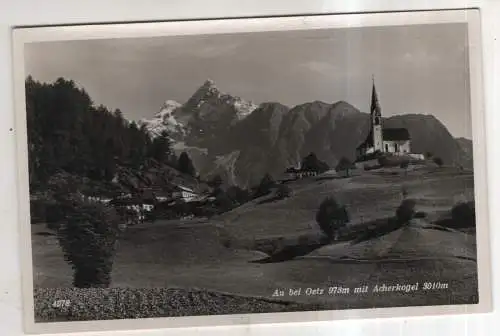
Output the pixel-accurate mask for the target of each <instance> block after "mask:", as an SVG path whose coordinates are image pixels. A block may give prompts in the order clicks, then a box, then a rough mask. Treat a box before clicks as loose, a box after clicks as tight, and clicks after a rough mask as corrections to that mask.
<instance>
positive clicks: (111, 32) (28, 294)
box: [13, 9, 492, 333]
mask: <svg viewBox="0 0 500 336" xmlns="http://www.w3.org/2000/svg"><path fill="white" fill-rule="evenodd" d="M453 22H464V23H468V27H469V28H468V39H469V69H470V94H471V100H470V101H471V114H472V118H471V120H472V131H473V155H474V183H475V202H476V217H477V223H479V225H477V228H476V230H477V249H478V251H477V255H478V286H479V300H480V301H479V304H475V305H456V306H431V307H402V308H376V309H356V310H335V311H313V312H293V313H267V314H239V315H217V316H192V317H165V318H149V319H126V320H107V321H85V322H53V323H34V309H33V304H34V300H33V279H32V272H33V269H32V268H33V267H32V255H31V253H32V251H31V225H30V218H29V182H28V156H27V129H26V106H25V89H24V81H25V72H24V66H25V64H24V44H26V43H32V42H44V41H69V40H87V39H108V38H131V37H137V38H140V37H143V38H144V37H153V36H174V35H177V36H180V35H183V36H187V35H207V34H224V33H237V32H259V31H282V30H309V29H327V28H352V27H369V26H404V25H415V24H437V23H453ZM13 60H14V67H13V69H14V70H13V71H14V88H15V111H16V134H17V138H16V141H17V144H16V145H17V164H18V195H19V199H18V209H19V220H20V223H19V226H20V237H21V244H20V247H21V251H20V255H21V269H22V289H23V313H24V315H23V317H24V324H25V330H26V332H28V333H69V332H77V331H110V330H134V329H157V328H179V327H181V328H183V327H203V326H207V327H208V326H231V325H248V324H263V323H266V324H267V323H289V322H295V323H301V322H314V321H329V320H340V319H373V318H394V317H411V316H427V315H451V314H468V313H487V312H490V311H491V310H492V294H491V269H490V267H491V263H490V243H489V213H488V209H489V207H488V190H487V171H486V163H487V162H486V136H485V119H484V102H483V100H484V93H483V76H482V50H481V34H480V13H479V9H466V10H465V9H464V10H443V11H416V12H386V13H366V14H333V15H324V14H323V15H311V16H289V17H266V18H241V19H208V20H195V21H171V22H152V23H119V24H95V25H94V24H92V25H77V26H51V27H30V28H22V27H19V28H16V29H14V30H13Z"/></svg>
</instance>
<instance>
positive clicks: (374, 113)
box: [370, 77, 384, 152]
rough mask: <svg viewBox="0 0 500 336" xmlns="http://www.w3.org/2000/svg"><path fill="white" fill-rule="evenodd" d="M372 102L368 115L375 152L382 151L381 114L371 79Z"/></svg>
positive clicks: (373, 80)
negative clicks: (369, 116)
mask: <svg viewBox="0 0 500 336" xmlns="http://www.w3.org/2000/svg"><path fill="white" fill-rule="evenodd" d="M372 82H373V87H372V102H371V106H370V115H371V122H372V135H373V149H374V150H375V151H380V152H383V151H384V144H383V139H382V113H381V109H380V104H379V102H378V96H377V90H376V89H375V78H373V77H372Z"/></svg>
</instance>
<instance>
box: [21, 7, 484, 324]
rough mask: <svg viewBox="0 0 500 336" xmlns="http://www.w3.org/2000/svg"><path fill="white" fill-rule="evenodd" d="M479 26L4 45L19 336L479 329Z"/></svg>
mask: <svg viewBox="0 0 500 336" xmlns="http://www.w3.org/2000/svg"><path fill="white" fill-rule="evenodd" d="M479 26H480V22H479V11H478V10H452V11H434V12H405V13H378V14H351V15H321V16H319V15H317V16H301V17H273V18H248V19H217V20H205V21H180V22H161V23H133V24H125V23H124V24H109V25H105V24H102V25H88V26H60V27H57V26H54V27H37V28H33V27H30V28H23V27H20V28H16V29H15V30H14V33H13V34H14V47H15V52H14V62H15V73H14V75H15V81H16V109H17V121H18V124H17V132H18V149H19V159H18V160H19V190H20V200H19V207H20V220H21V222H20V223H19V225H20V230H21V237H22V242H23V245H22V246H23V250H22V251H21V254H22V257H23V258H22V260H23V274H24V279H23V287H24V294H25V306H24V310H25V318H26V326H27V330H28V331H30V332H69V331H83V330H111V329H135V328H158V327H179V326H183V327H186V326H214V325H228V324H247V323H267V322H296V321H302V322H304V321H318V320H333V319H346V318H373V317H387V316H389V317H394V316H412V315H435V314H456V313H481V312H488V311H489V310H490V309H491V298H490V279H489V277H490V270H489V267H490V265H489V243H488V207H487V189H486V187H487V181H486V168H485V162H486V161H485V143H484V139H485V137H484V124H483V123H484V111H483V105H482V104H483V92H482V84H481V82H482V75H481V45H480V31H479ZM374 308H378V309H374ZM380 308H383V309H380Z"/></svg>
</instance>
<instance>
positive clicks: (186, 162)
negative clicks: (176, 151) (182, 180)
mask: <svg viewBox="0 0 500 336" xmlns="http://www.w3.org/2000/svg"><path fill="white" fill-rule="evenodd" d="M177 168H178V169H179V171H180V172H182V173H184V174H188V175H191V176H196V169H195V168H194V165H193V161H191V158H190V157H189V155H188V154H187V153H186V152H182V153H181V155H179V161H178V164H177Z"/></svg>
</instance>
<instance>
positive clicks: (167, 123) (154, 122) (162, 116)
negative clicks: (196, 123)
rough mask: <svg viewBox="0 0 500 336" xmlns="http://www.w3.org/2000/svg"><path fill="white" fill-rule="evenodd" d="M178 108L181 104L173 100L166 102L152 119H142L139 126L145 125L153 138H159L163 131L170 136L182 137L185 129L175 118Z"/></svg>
mask: <svg viewBox="0 0 500 336" xmlns="http://www.w3.org/2000/svg"><path fill="white" fill-rule="evenodd" d="M180 107H182V104H180V103H178V102H176V101H174V100H167V101H165V103H163V106H162V107H161V109H160V111H159V112H158V113H156V114H155V116H154V118H153V119H142V120H140V121H139V124H140V125H145V126H146V129H147V130H148V131H149V133H150V134H151V136H152V137H153V138H154V137H157V136H159V135H160V134H161V133H162V132H163V131H167V132H168V133H169V135H170V136H175V135H184V133H185V127H184V125H183V124H182V123H181V122H180V121H178V120H177V119H176V117H175V112H176V111H178V109H179V108H180Z"/></svg>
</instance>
